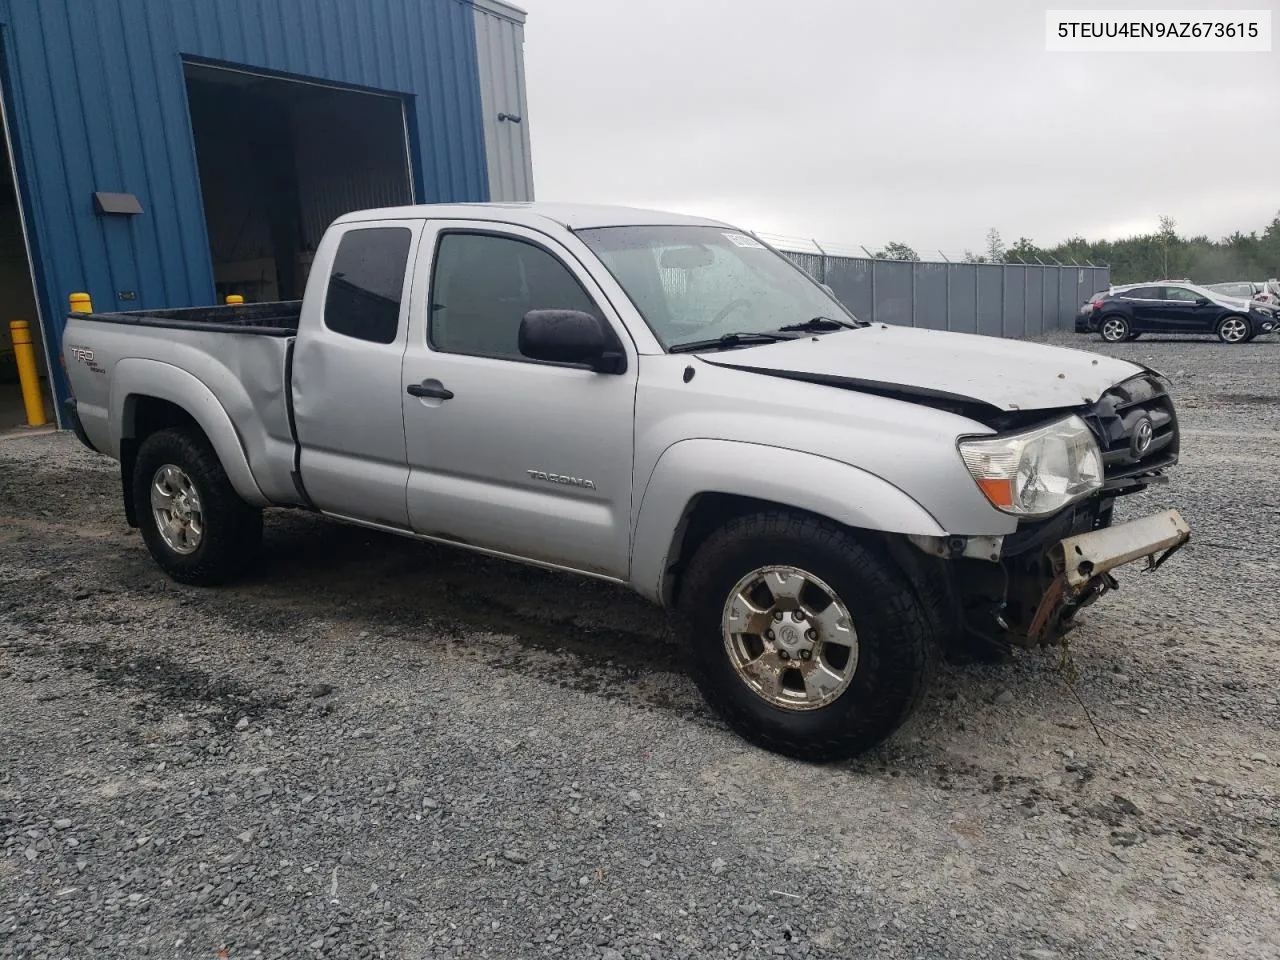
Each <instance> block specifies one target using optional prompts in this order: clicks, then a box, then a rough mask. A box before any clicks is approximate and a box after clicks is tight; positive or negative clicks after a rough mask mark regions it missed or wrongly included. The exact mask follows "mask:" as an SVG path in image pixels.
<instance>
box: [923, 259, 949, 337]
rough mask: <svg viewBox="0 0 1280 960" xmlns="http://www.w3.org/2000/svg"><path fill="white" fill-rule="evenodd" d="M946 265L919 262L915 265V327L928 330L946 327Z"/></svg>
mask: <svg viewBox="0 0 1280 960" xmlns="http://www.w3.org/2000/svg"><path fill="white" fill-rule="evenodd" d="M947 287H948V283H947V265H946V264H945V263H920V264H917V265H916V295H915V302H916V317H915V325H916V326H917V327H926V328H928V329H930V330H945V329H947Z"/></svg>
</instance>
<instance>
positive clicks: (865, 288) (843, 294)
mask: <svg viewBox="0 0 1280 960" xmlns="http://www.w3.org/2000/svg"><path fill="white" fill-rule="evenodd" d="M826 276H827V280H826V282H827V284H828V286H830V287H831V289H832V290H833V291H834V292H835V295H836V299H837V300H839V301H840V302H841V303H843V304H844V305H845V306H846V307H848V308H849V310H850V311H852V313H853V315H854V316H855V317H857V318H858V319H859V320H870V319H871V315H872V313H873V310H872V305H871V302H872V294H873V290H872V286H871V261H870V260H855V259H853V258H852V257H827V258H826Z"/></svg>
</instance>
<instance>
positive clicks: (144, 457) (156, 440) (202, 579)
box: [132, 427, 262, 586]
mask: <svg viewBox="0 0 1280 960" xmlns="http://www.w3.org/2000/svg"><path fill="white" fill-rule="evenodd" d="M166 464H172V465H174V466H176V467H178V469H180V470H182V471H183V472H184V473H185V474H186V475H187V476H188V477H190V478H191V482H192V484H193V485H194V486H195V488H196V491H197V493H198V494H199V497H200V506H201V514H202V518H203V526H204V529H203V534H202V536H201V539H200V544H199V546H198V547H197V548H196V549H195V551H194V552H193V553H190V554H182V553H179V552H177V551H175V550H174V549H172V548H171V547H170V546H169V545H168V544H167V543H165V540H164V537H163V536H161V534H160V530H159V527H158V525H157V523H156V518H155V514H154V512H153V511H152V507H151V484H152V482H153V480H154V477H155V475H156V471H157V470H159V469H160V468H161V467H162V466H164V465H166ZM132 489H133V502H134V507H135V510H136V511H137V517H138V526H139V528H140V530H141V532H142V539H143V540H144V541H145V542H146V544H147V549H148V550H150V551H151V556H152V557H154V558H155V561H156V563H158V564H159V565H160V567H161V569H163V570H164V572H165V573H167V574H168V575H169V576H170V577H172V578H173V579H174V580H176V581H178V582H179V583H186V584H192V585H194V586H215V585H217V584H221V583H226V582H227V581H229V580H232V579H235V578H237V577H239V576H241V575H243V574H244V573H245V572H247V571H248V570H249V569H251V568H252V566H253V565H254V563H255V561H256V560H257V558H258V553H259V551H260V550H261V547H262V511H261V510H259V509H257V508H255V507H251V506H249V504H247V503H245V502H244V501H243V500H241V499H240V496H239V494H237V493H236V491H235V489H234V488H233V487H232V486H231V481H230V480H228V479H227V474H226V471H225V470H223V469H222V464H221V462H220V461H219V460H218V455H217V453H215V452H214V450H213V447H212V446H211V445H210V444H209V441H208V440H207V439H206V438H205V437H204V435H203V434H201V433H199V432H198V431H196V430H192V429H189V428H181V427H179V428H172V429H168V430H161V431H159V432H157V433H153V434H152V435H151V436H149V437H147V439H146V440H144V441H143V443H142V446H141V447H139V448H138V457H137V461H136V463H135V464H134V470H133V485H132Z"/></svg>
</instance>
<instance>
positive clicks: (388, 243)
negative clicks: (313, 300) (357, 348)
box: [324, 227, 413, 343]
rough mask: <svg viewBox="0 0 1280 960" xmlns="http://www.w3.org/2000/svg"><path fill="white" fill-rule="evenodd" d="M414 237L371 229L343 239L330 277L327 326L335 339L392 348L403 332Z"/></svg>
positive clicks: (402, 229) (402, 230)
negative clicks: (403, 305) (402, 308)
mask: <svg viewBox="0 0 1280 960" xmlns="http://www.w3.org/2000/svg"><path fill="white" fill-rule="evenodd" d="M412 240H413V231H412V230H409V229H408V228H407V227H371V228H368V229H363V230H348V231H347V232H346V233H345V234H343V235H342V240H341V242H340V243H339V244H338V252H337V254H336V255H335V256H334V258H333V271H332V273H330V274H329V290H328V293H327V294H326V295H325V301H324V325H325V326H326V327H328V328H329V329H330V330H332V331H334V332H335V333H341V334H343V335H344V336H348V337H355V338H356V339H358V340H368V341H370V342H371V343H392V342H393V341H394V340H395V338H396V330H397V328H398V327H399V326H400V299H401V297H402V295H403V293H404V275H405V268H406V266H407V265H408V262H409V246H410V244H411V242H412Z"/></svg>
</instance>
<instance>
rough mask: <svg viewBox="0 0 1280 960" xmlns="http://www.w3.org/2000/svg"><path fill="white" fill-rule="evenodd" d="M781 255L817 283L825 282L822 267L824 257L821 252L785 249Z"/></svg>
mask: <svg viewBox="0 0 1280 960" xmlns="http://www.w3.org/2000/svg"><path fill="white" fill-rule="evenodd" d="M782 255H783V256H784V257H786V258H787V259H788V260H790V261H791V262H792V263H794V264H795V265H796V266H797V267H799V268H800V269H801V270H803V271H804V272H805V273H807V274H808V275H809V276H811V277H813V279H815V280H817V281H818V282H819V283H826V277H825V275H824V274H825V271H824V269H823V267H824V263H823V261H824V260H825V258H824V257H823V256H822V255H821V254H817V253H796V252H794V251H785V252H783V254H782Z"/></svg>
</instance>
